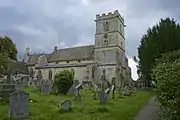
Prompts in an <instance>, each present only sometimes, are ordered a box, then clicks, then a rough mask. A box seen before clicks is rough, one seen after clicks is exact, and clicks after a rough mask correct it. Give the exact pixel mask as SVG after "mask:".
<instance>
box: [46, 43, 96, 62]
mask: <svg viewBox="0 0 180 120" xmlns="http://www.w3.org/2000/svg"><path fill="white" fill-rule="evenodd" d="M93 53H94V45H89V46H80V47H73V48H65V49H60V50H57V51H55V52H53V53H52V54H50V55H49V58H48V62H55V61H66V60H78V59H81V60H82V59H93Z"/></svg>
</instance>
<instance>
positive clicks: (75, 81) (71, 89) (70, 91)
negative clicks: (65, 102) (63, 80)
mask: <svg viewBox="0 0 180 120" xmlns="http://www.w3.org/2000/svg"><path fill="white" fill-rule="evenodd" d="M78 84H79V80H74V81H73V85H72V86H71V88H70V89H69V91H68V93H67V94H68V95H73V94H74V91H75V87H76V86H77V85H78Z"/></svg>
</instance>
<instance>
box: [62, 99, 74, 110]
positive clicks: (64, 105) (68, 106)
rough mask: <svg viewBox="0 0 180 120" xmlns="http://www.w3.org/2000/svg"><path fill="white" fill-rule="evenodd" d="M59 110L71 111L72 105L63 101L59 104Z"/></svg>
mask: <svg viewBox="0 0 180 120" xmlns="http://www.w3.org/2000/svg"><path fill="white" fill-rule="evenodd" d="M60 105H61V110H64V111H67V110H70V109H71V106H72V103H71V101H69V100H64V101H62V102H61V103H60Z"/></svg>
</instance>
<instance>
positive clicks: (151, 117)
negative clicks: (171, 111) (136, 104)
mask: <svg viewBox="0 0 180 120" xmlns="http://www.w3.org/2000/svg"><path fill="white" fill-rule="evenodd" d="M158 113H159V105H158V103H157V102H156V100H155V97H152V98H151V99H150V100H149V102H148V103H147V104H146V105H145V106H144V107H143V108H142V109H141V110H140V111H139V113H138V115H137V116H136V117H135V119H134V120H158Z"/></svg>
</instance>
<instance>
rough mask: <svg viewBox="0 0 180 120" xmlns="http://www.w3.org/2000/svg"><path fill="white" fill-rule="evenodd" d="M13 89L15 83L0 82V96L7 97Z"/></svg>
mask: <svg viewBox="0 0 180 120" xmlns="http://www.w3.org/2000/svg"><path fill="white" fill-rule="evenodd" d="M14 91H15V84H0V98H6V97H9V96H10V94H11V93H13V92H14Z"/></svg>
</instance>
